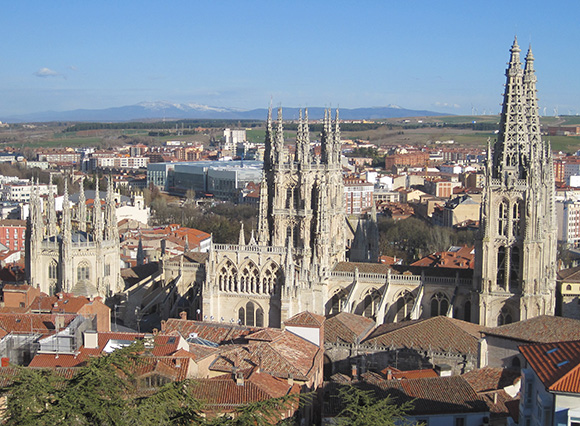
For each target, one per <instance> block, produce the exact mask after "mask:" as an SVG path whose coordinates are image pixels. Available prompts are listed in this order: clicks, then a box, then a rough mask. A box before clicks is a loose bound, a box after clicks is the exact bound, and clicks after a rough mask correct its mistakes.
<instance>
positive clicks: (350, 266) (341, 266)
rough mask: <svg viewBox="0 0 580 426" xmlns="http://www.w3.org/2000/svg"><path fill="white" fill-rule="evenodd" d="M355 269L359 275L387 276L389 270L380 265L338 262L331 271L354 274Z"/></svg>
mask: <svg viewBox="0 0 580 426" xmlns="http://www.w3.org/2000/svg"><path fill="white" fill-rule="evenodd" d="M357 268H358V271H359V272H360V273H365V274H387V273H388V271H389V270H390V269H391V267H390V266H389V265H386V264H382V263H362V262H338V263H337V264H336V266H335V267H334V269H333V271H336V272H354V270H355V269H357Z"/></svg>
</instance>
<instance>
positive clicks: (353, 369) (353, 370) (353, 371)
mask: <svg viewBox="0 0 580 426" xmlns="http://www.w3.org/2000/svg"><path fill="white" fill-rule="evenodd" d="M351 376H352V380H358V367H357V365H356V364H352V365H351Z"/></svg>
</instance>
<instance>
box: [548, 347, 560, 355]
mask: <svg viewBox="0 0 580 426" xmlns="http://www.w3.org/2000/svg"><path fill="white" fill-rule="evenodd" d="M557 350H558V348H552V349H550V350H549V351H546V355H550V354H553V353H554V352H556V351H557Z"/></svg>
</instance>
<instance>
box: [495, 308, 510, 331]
mask: <svg viewBox="0 0 580 426" xmlns="http://www.w3.org/2000/svg"><path fill="white" fill-rule="evenodd" d="M512 322H513V317H512V314H511V312H510V310H509V309H508V308H506V307H503V308H502V310H501V311H500V313H499V315H498V317H497V325H498V326H500V325H505V324H511V323H512Z"/></svg>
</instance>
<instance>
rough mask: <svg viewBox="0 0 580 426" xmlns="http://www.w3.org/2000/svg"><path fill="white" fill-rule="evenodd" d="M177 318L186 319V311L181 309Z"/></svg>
mask: <svg viewBox="0 0 580 426" xmlns="http://www.w3.org/2000/svg"><path fill="white" fill-rule="evenodd" d="M179 318H180V319H182V320H187V312H185V311H181V312H180V313H179Z"/></svg>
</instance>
